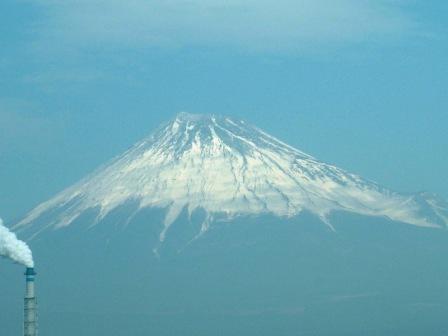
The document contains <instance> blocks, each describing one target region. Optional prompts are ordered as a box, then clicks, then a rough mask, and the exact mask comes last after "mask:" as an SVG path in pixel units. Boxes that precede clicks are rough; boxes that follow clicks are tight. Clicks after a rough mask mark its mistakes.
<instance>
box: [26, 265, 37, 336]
mask: <svg viewBox="0 0 448 336" xmlns="http://www.w3.org/2000/svg"><path fill="white" fill-rule="evenodd" d="M25 276H26V291H25V299H24V304H25V306H24V322H23V335H24V336H37V300H36V295H35V292H34V277H35V276H36V272H35V271H34V268H33V267H27V269H26V272H25Z"/></svg>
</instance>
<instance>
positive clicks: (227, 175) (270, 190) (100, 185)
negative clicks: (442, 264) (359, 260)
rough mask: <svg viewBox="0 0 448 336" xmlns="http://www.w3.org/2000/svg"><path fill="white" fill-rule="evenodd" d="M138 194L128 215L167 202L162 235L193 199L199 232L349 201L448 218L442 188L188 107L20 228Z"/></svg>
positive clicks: (424, 221) (324, 213)
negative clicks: (404, 186)
mask: <svg viewBox="0 0 448 336" xmlns="http://www.w3.org/2000/svg"><path fill="white" fill-rule="evenodd" d="M130 201H132V202H134V203H136V204H137V206H136V208H134V209H133V211H132V212H131V213H129V215H128V217H127V218H126V219H125V221H124V224H125V225H126V224H129V222H130V221H131V220H132V218H133V216H135V215H136V214H137V213H138V212H139V211H140V210H142V209H145V208H162V209H165V210H166V213H165V217H164V220H163V224H164V225H163V228H162V229H161V231H160V233H159V240H160V242H163V241H164V240H165V239H166V237H167V235H168V234H169V228H170V226H171V225H172V223H173V222H174V221H175V220H176V219H177V218H178V217H179V215H180V214H181V212H182V210H183V209H187V211H188V215H189V216H190V217H191V215H192V213H193V212H194V211H195V210H198V209H203V210H204V211H205V213H206V216H205V218H204V220H203V222H202V224H201V227H200V229H199V231H198V232H197V237H199V236H200V235H202V234H204V233H205V232H207V231H208V230H209V229H210V226H211V225H213V222H214V220H215V219H218V220H229V219H232V218H234V217H237V216H242V215H243V216H244V215H251V216H257V215H263V214H272V215H275V216H278V217H293V216H296V215H298V214H299V213H301V212H303V211H309V212H311V213H313V214H316V215H317V216H318V217H319V218H320V219H321V220H322V221H323V222H324V223H326V224H327V225H328V227H329V228H330V229H331V230H335V228H334V227H333V225H332V224H331V221H330V220H329V216H330V215H331V213H332V212H335V211H346V212H350V213H355V214H361V215H368V216H381V217H386V218H389V219H391V220H393V221H398V222H403V223H408V224H411V225H416V226H422V227H432V228H446V227H447V225H448V207H447V206H446V203H443V201H441V200H439V199H437V197H435V196H434V195H431V194H428V193H423V194H415V195H402V194H399V193H396V192H393V191H391V190H388V189H386V188H384V187H381V186H380V185H378V184H376V183H374V182H371V181H368V180H365V179H363V178H361V177H360V176H357V175H355V174H352V173H348V172H346V171H344V170H342V169H339V168H337V167H335V166H332V165H329V164H326V163H323V162H321V161H318V160H317V159H315V158H314V157H312V156H310V155H308V154H305V153H304V152H302V151H300V150H298V149H295V148H293V147H291V146H289V145H287V144H285V143H283V142H282V141H280V140H278V139H276V138H275V137H273V136H271V135H269V134H267V133H265V132H264V131H262V130H261V129H259V128H257V127H254V126H252V125H248V124H246V123H245V122H244V121H240V120H232V119H230V118H225V117H218V116H203V115H193V114H187V113H181V114H179V115H178V116H177V117H176V118H175V119H174V120H172V121H170V122H169V123H167V124H166V125H163V126H162V127H161V128H159V129H158V130H157V131H156V132H155V133H154V134H152V135H151V136H149V137H148V138H145V139H143V140H142V141H140V142H138V143H137V144H136V145H134V146H133V147H132V148H131V149H129V150H128V151H127V152H126V153H124V154H123V155H121V156H118V157H117V158H115V159H114V160H112V161H111V162H110V163H108V164H107V165H105V166H104V167H102V168H100V169H98V170H97V171H96V172H94V173H93V174H91V175H90V176H88V177H86V178H85V179H83V180H81V181H80V182H79V183H77V184H75V185H74V186H72V187H70V188H68V189H66V190H65V191H63V192H61V193H60V194H59V195H57V196H56V197H54V198H53V199H51V200H49V201H47V202H45V203H43V204H41V205H39V206H38V207H37V208H36V209H34V210H33V211H31V212H30V213H29V214H28V215H27V216H26V217H25V218H24V219H23V220H22V221H21V222H20V223H18V224H17V226H16V229H19V230H22V229H27V228H28V227H30V226H32V224H33V222H35V221H36V220H37V219H39V217H41V216H44V215H45V214H46V213H49V212H51V213H53V215H52V217H51V220H49V221H47V222H46V224H45V225H44V226H41V227H39V229H37V230H35V231H34V234H38V233H39V232H41V231H42V230H45V229H50V228H52V229H61V228H64V227H66V226H69V225H71V224H72V223H73V222H74V221H75V220H76V219H77V218H79V217H80V216H81V215H82V214H84V213H86V212H87V211H89V210H93V211H95V212H96V217H95V219H94V220H93V221H92V224H91V225H96V224H98V223H99V222H101V221H102V220H103V219H104V218H105V217H106V216H107V215H108V214H110V213H111V211H113V210H114V209H117V208H118V207H119V206H122V205H123V204H126V203H128V202H130Z"/></svg>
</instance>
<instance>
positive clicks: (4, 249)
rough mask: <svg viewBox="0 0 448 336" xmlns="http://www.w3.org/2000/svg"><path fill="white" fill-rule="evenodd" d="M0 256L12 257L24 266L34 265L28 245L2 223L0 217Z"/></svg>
mask: <svg viewBox="0 0 448 336" xmlns="http://www.w3.org/2000/svg"><path fill="white" fill-rule="evenodd" d="M0 256H2V257H5V258H9V259H12V260H13V261H15V262H17V263H19V264H23V265H25V266H26V267H34V261H33V254H32V253H31V250H30V248H29V247H28V245H27V244H26V243H25V242H23V241H21V240H19V239H17V237H16V235H15V234H14V233H13V232H11V231H9V229H8V228H7V227H5V226H4V225H3V221H2V219H1V218H0Z"/></svg>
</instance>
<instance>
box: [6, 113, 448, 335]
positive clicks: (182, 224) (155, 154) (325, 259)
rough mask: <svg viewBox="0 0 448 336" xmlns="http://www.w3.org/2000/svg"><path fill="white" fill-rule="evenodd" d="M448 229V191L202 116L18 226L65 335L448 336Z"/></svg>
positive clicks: (51, 316)
mask: <svg viewBox="0 0 448 336" xmlns="http://www.w3.org/2000/svg"><path fill="white" fill-rule="evenodd" d="M447 226H448V204H447V202H446V201H444V200H443V199H441V198H440V197H437V196H436V195H433V194H430V193H416V194H402V193H398V192H395V191H392V190H390V189H388V188H385V187H383V186H381V185H379V184H377V183H375V182H372V181H369V180H367V179H364V178H362V177H360V176H358V175H356V174H352V173H349V172H347V171H345V170H343V169H340V168H337V167H335V166H333V165H331V164H327V163H324V162H322V161H319V160H318V159H316V158H314V157H313V156H311V155H308V154H306V153H304V152H302V151H300V150H298V149H296V148H293V147H291V146H289V145H287V144H285V143H284V142H282V141H281V140H278V139H277V138H275V137H273V136H271V135H269V134H267V133H266V132H264V131H262V130H260V129H259V128H257V127H255V126H252V125H249V124H248V123H246V122H243V121H240V120H234V119H231V118H226V117H220V116H213V115H211V116H202V115H192V114H187V113H181V114H179V115H177V116H176V117H175V118H173V119H172V120H171V121H169V122H167V123H166V124H164V125H162V126H161V127H160V128H159V129H157V130H156V131H155V132H154V133H153V134H152V135H150V136H149V137H147V138H145V139H143V140H141V141H140V142H138V143H137V144H135V145H134V146H132V147H131V148H130V149H129V150H127V151H126V152H125V153H124V154H122V155H120V156H118V157H116V158H114V159H112V160H111V161H110V162H109V163H106V164H105V165H104V166H102V167H100V168H99V169H97V170H96V171H94V172H93V173H92V174H90V175H89V176H87V177H85V178H84V179H82V180H81V181H80V182H78V183H76V184H75V185H73V186H71V187H69V188H67V189H66V190H63V191H62V192H60V193H59V194H57V195H56V196H55V197H53V198H52V199H50V200H48V201H46V202H44V203H42V204H40V205H39V206H37V207H36V208H35V209H33V210H31V211H30V212H29V213H28V214H26V215H25V216H24V217H23V218H22V219H21V220H19V221H18V222H17V223H13V228H14V229H15V230H16V231H17V232H18V234H19V236H21V238H23V239H25V240H28V242H29V244H30V246H31V248H32V249H33V254H34V257H35V262H36V269H37V272H38V277H37V283H36V285H37V288H38V293H39V298H40V320H39V321H40V330H41V332H42V334H45V335H49V336H56V335H60V334H61V333H64V334H65V335H68V336H75V335H79V334H82V335H85V336H97V335H103V334H107V335H116V336H121V335H123V336H125V335H126V336H127V335H136V336H140V335H141V336H144V335H145V336H146V335H162V336H172V335H195V336H202V335H203V336H205V335H251V336H252V335H253V336H271V335H278V336H283V335H284V336H290V335H319V336H321V335H322V336H330V335H331V336H335V335H336V336H339V335H340V336H355V335H365V336H374V335H411V336H417V335H423V334H424V335H432V336H445V335H446V330H448V322H447V319H446V311H447V309H448V284H447V282H446V279H447V277H448V267H447V265H446V255H448V234H447V231H446V228H447ZM2 281H7V280H5V278H3V277H0V287H2ZM11 284H17V285H16V286H20V285H21V282H20V281H8V285H9V286H10V287H11ZM20 290H21V289H20V288H19V287H18V288H16V290H14V291H13V290H12V291H11V293H14V292H20ZM3 299H4V298H3V297H2V300H3ZM5 300H7V301H8V302H9V303H10V306H11V307H14V306H15V307H16V309H15V310H13V309H11V310H7V311H6V312H2V314H0V325H1V326H5V327H6V330H11V331H14V330H15V331H16V333H17V334H18V333H19V332H20V329H17V330H16V329H14V328H15V327H14V326H19V327H20V319H19V320H17V317H15V316H18V315H20V314H18V315H17V314H13V313H12V312H13V311H20V309H21V306H20V305H21V303H20V302H19V301H18V300H15V296H14V295H13V294H10V293H8V294H7V295H6V296H5ZM19 317H20V316H19ZM67 326H73V328H69V329H67Z"/></svg>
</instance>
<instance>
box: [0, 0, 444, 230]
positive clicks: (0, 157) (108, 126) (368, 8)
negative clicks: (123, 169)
mask: <svg viewBox="0 0 448 336" xmlns="http://www.w3.org/2000/svg"><path fill="white" fill-rule="evenodd" d="M446 13H448V2H447V1H443V0H440V1H436V0H433V1H422V0H408V1H406V0H375V1H374V0H295V1H292V0H276V1H267V0H257V1H255V0H246V1H240V0H230V1H225V2H224V1H222V2H220V1H215V0H208V1H199V0H191V1H180V0H172V1H154V0H129V1H121V0H107V1H105V0H65V1H57V0H2V1H1V2H0V29H1V34H0V215H1V216H3V217H4V219H6V221H7V222H8V221H9V222H11V221H13V220H14V219H16V218H18V217H20V216H22V215H23V214H24V213H25V212H26V211H27V210H29V209H30V208H32V207H33V206H35V205H37V204H38V203H40V202H42V201H44V200H46V199H48V198H49V197H51V196H52V195H54V194H55V193H57V192H58V191H60V190H62V189H63V188H65V187H67V186H69V185H70V184H72V183H74V182H76V181H77V180H78V179H80V178H81V177H83V176H84V175H85V174H87V173H88V172H90V171H91V170H93V169H94V168H96V167H97V166H98V165H100V164H102V163H104V162H105V161H107V160H109V159H110V158H112V157H113V156H115V155H117V154H120V153H121V152H122V151H123V150H125V149H126V148H127V147H129V146H130V145H132V144H133V143H134V142H135V141H137V140H139V139H140V138H142V137H143V136H145V135H147V134H148V133H150V132H151V131H152V130H153V129H154V128H155V127H157V126H158V125H159V124H160V123H161V122H163V121H165V120H167V119H170V118H171V117H173V116H174V115H175V114H176V113H178V112H180V111H188V112H192V113H216V114H223V115H229V116H232V117H236V118H242V119H245V120H247V121H249V122H251V123H253V124H256V125H257V126H259V127H261V128H263V129H265V130H266V131H267V132H269V133H271V134H272V135H274V136H276V137H278V138H280V139H282V140H284V141H286V142H288V143H289V144H291V145H293V146H295V147H298V148H300V149H301V150H303V151H305V152H307V153H309V154H312V155H314V156H315V157H317V158H319V159H321V160H322V161H326V162H330V163H333V164H335V165H337V166H339V167H341V168H344V169H346V170H349V171H351V172H355V173H358V174H360V175H362V176H363V177H365V178H369V179H372V180H375V181H377V182H379V183H380V184H382V185H385V186H387V187H390V188H392V189H395V190H397V191H402V192H412V191H422V190H427V191H432V192H435V193H438V194H439V195H441V196H443V197H445V198H448V178H447V177H446V172H447V171H448V153H447V152H448V136H447V134H448V57H447V54H448V41H447V38H448V34H447V28H448V20H446V18H447V15H446Z"/></svg>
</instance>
